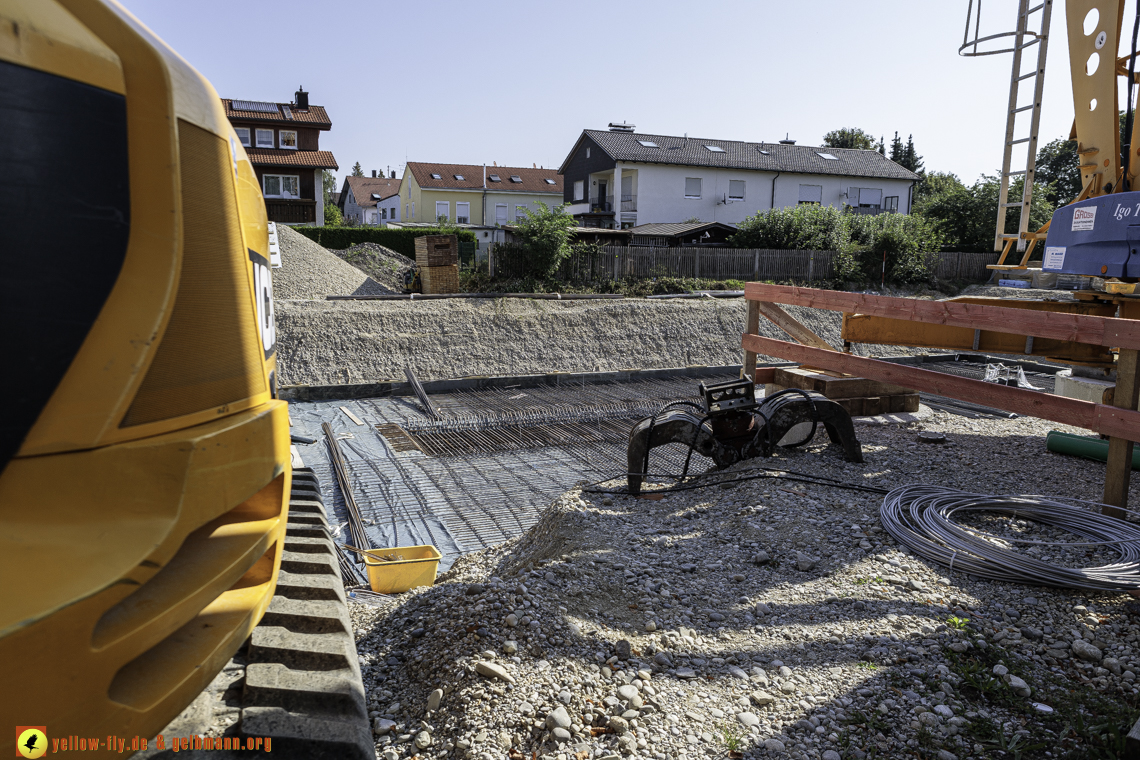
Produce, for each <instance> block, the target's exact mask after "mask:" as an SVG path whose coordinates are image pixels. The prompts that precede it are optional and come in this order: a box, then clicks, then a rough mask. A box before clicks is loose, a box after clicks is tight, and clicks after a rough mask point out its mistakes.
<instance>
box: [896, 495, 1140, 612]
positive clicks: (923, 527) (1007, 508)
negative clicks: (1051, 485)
mask: <svg viewBox="0 0 1140 760" xmlns="http://www.w3.org/2000/svg"><path fill="white" fill-rule="evenodd" d="M1103 507H1104V505H1103V504H1096V503H1094V502H1088V501H1082V500H1079V499H1062V498H1050V497H1044V496H1024V495H1023V496H1014V495H1007V496H992V495H987V494H976V493H969V492H966V491H958V490H955V489H953V488H944V487H941V486H926V485H907V486H901V487H899V488H896V489H894V490H893V491H891V492H890V493H889V494H887V496H886V497H885V498H884V499H883V505H882V507H881V509H880V510H879V515H880V520H881V521H882V523H883V527H884V528H886V529H887V532H889V533H890V534H891V535H892V536H894V537H895V539H896V540H898V541H899V542H900V543H902V544H904V545H905V546H908V547H910V549H911V550H913V551H914V552H915V553H916V554H918V555H919V556H921V557H923V558H925V559H928V560H930V561H932V562H937V563H938V564H940V565H944V566H946V567H948V568H949V569H950V570H951V572H952V571H954V570H960V571H962V572H966V573H969V574H971V575H976V576H980V577H982V578H989V579H991V580H998V581H1007V582H1010V583H1025V584H1031V585H1038V586H1054V587H1058V588H1075V589H1086V590H1102V591H1123V590H1130V589H1135V588H1140V527H1138V526H1136V525H1133V524H1132V523H1128V522H1125V521H1124V520H1120V519H1118V518H1115V517H1109V516H1107V515H1103V514H1100V513H1099V512H1098V511H1093V510H1099V509H1100V508H1103ZM1124 511H1125V512H1128V513H1129V514H1137V513H1136V512H1132V511H1131V510H1124ZM959 512H963V513H966V512H989V513H992V514H1004V515H1010V517H1011V519H1015V518H1017V519H1024V520H1031V521H1033V522H1037V523H1041V524H1043V525H1049V526H1052V527H1054V528H1057V529H1060V530H1063V531H1065V532H1067V533H1070V534H1073V535H1076V536H1080V537H1082V538H1084V539H1087V540H1086V541H1080V542H1061V541H1035V540H1027V539H1015V538H1008V537H1005V536H995V535H992V534H990V533H986V532H985V531H982V530H980V529H976V528H968V527H965V526H962V525H959V524H958V523H955V522H954V521H953V518H954V516H955V515H956V514H957V513H959ZM999 542H1000V543H999ZM1019 543H1023V544H1035V545H1038V546H1057V547H1061V546H1088V547H1095V546H1106V547H1111V548H1112V549H1113V550H1114V551H1116V552H1117V553H1118V554H1119V555H1120V561H1119V562H1116V563H1113V564H1109V565H1101V566H1098V567H1087V568H1070V567H1064V566H1061V565H1058V564H1057V563H1056V562H1046V561H1043V560H1040V559H1037V558H1035V557H1033V556H1032V555H1029V554H1024V553H1022V552H1020V551H1017V550H1016V549H1013V548H1010V547H1008V546H1007V544H1019Z"/></svg>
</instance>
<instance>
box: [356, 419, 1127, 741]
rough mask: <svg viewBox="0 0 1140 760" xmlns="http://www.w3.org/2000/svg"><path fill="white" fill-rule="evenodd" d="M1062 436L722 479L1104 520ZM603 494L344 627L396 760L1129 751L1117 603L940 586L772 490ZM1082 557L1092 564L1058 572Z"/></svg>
mask: <svg viewBox="0 0 1140 760" xmlns="http://www.w3.org/2000/svg"><path fill="white" fill-rule="evenodd" d="M1053 427H1055V426H1054V425H1052V424H1051V423H1048V422H1044V421H1041V420H1036V419H1031V418H1021V419H1017V420H993V421H989V420H986V421H982V420H968V419H965V418H962V417H955V416H952V415H946V414H934V415H931V416H930V417H927V418H926V419H924V420H923V421H921V422H916V423H912V424H910V425H904V426H899V425H859V426H858V427H857V431H858V434H859V436H860V438H861V440H862V443H863V446H864V452H865V457H866V460H867V461H866V462H865V463H864V464H851V463H846V462H843V461H842V459H841V458H839V456H838V455H837V453H836V451H834V447H831V446H825V445H823V443H821V441H824V440H825V439H824V438H823V437H822V435H821V436H820V437H819V438H817V439H816V444H817V445H815V446H814V447H810V448H808V450H806V451H787V452H783V453H781V455H780V456H779V458H778V459H776V460H753V461H751V462H744V463H741V464H740V465H737V466H735V467H734V468H731V469H730V470H728V471H727V472H728V473H730V474H732V473H736V474H738V475H739V476H741V477H743V476H747V475H755V474H757V473H758V472H760V471H758V470H755V469H752V468H755V467H756V466H757V465H762V466H772V465H779V466H780V467H782V468H787V469H788V470H790V471H799V472H811V473H813V474H815V475H822V476H828V477H832V478H836V479H841V480H844V481H846V482H859V483H864V484H872V485H875V486H879V487H883V488H891V487H894V486H897V485H901V484H905V483H913V482H928V483H939V484H942V485H946V486H950V487H956V488H962V489H966V490H974V491H980V492H1030V493H1048V494H1055V495H1060V496H1072V497H1078V498H1090V497H1094V494H1098V493H1099V492H1100V488H1101V483H1102V479H1103V476H1104V465H1102V464H1099V463H1090V462H1086V461H1082V460H1077V459H1073V458H1069V457H1063V456H1060V455H1055V454H1050V453H1047V452H1046V451H1045V449H1044V443H1043V438H1042V436H1044V434H1045V433H1046V432H1047V431H1048V430H1049V429H1051V428H1053ZM921 430H935V431H940V432H942V433H945V435H946V438H947V442H946V443H945V444H943V445H933V444H922V443H919V442H918V441H917V438H916V434H917V432H919V431H921ZM716 477H718V478H724V477H725V475H724V474H723V473H721V474H719V475H717V476H716ZM610 485H611V487H612V486H614V485H620V484H610ZM596 491H597V489H595V492H589V491H583V490H576V491H571V492H568V493H567V494H564V495H563V496H562V497H560V498H559V499H558V500H557V501H556V502H555V503H554V504H552V505H551V506H550V507H549V509H548V510H547V512H546V513H545V515H544V517H543V519H542V520H541V521H540V522H539V523H538V525H536V526H535V527H534V528H533V529H532V530H530V531H528V532H527V533H526V534H524V535H523V536H521V537H520V538H518V539H514V540H511V541H508V542H506V543H504V544H501V545H499V546H496V547H492V548H491V549H488V550H486V551H484V552H480V553H477V554H472V555H467V556H466V557H464V558H461V559H460V560H459V561H458V562H457V563H456V565H455V566H454V567H453V568H452V569H451V570H450V571H449V572H448V573H446V574H445V575H444V576H442V577H441V578H440V580H439V582H438V583H437V584H436V586H434V587H432V588H422V589H416V590H413V591H412V592H409V593H407V594H403V595H400V596H398V597H394V598H389V600H387V601H386V602H382V603H381V606H379V607H377V606H365V605H358V604H353V605H351V611H352V615H353V620H354V625H355V630H356V636H357V642H358V650H359V652H360V655H361V665H362V668H363V671H364V677H365V688H366V692H367V697H368V701H369V704H370V710H371V711H372V712H371V718H372V719H373V725H374V733H375V736H376V740H377V753H378V754H379V755H380V756H381V757H383V758H384V759H385V760H399V758H411V757H413V756H419V757H420V758H425V759H427V758H438V759H439V760H442V759H443V758H455V759H460V758H463V759H465V760H473V759H474V758H478V760H500V759H501V758H503V757H504V756H506V757H507V758H508V760H531V759H532V758H538V759H540V760H572V759H573V760H590V758H598V759H599V760H618V758H621V757H648V758H654V760H666V759H667V760H694V759H695V758H703V757H716V758H723V757H726V756H728V757H741V756H743V757H747V758H753V757H756V758H762V757H780V758H783V757H791V758H797V759H800V758H812V759H813V760H839V759H840V758H858V759H860V760H863V759H864V758H868V757H889V758H896V757H920V758H939V760H949V759H950V758H967V757H998V756H1001V754H1000V753H999V752H998V751H997V750H998V748H999V746H1004V747H1006V748H1010V747H1011V746H1012V748H1013V749H1018V750H1019V752H1018V753H1016V754H1015V753H1014V752H1012V750H1011V751H1010V752H1009V754H1006V755H1004V756H1006V757H1015V756H1016V757H1027V758H1028V757H1089V756H1104V757H1108V756H1109V755H1107V754H1103V755H1101V754H1094V753H1095V752H1098V751H1099V750H1100V749H1101V748H1102V747H1103V746H1108V745H1107V744H1105V742H1106V741H1111V740H1112V737H1111V736H1110V737H1109V738H1108V739H1107V740H1105V739H1101V738H1100V736H1101V734H1104V733H1105V732H1106V731H1108V730H1109V729H1099V730H1098V729H1096V728H1095V726H1096V725H1097V724H1098V722H1103V721H1105V720H1108V721H1109V723H1110V725H1111V730H1116V731H1120V732H1121V735H1122V734H1123V732H1126V731H1127V728H1128V726H1127V725H1125V720H1126V717H1127V716H1131V719H1134V718H1135V713H1136V706H1137V692H1138V689H1137V686H1136V674H1137V673H1140V652H1138V651H1137V639H1138V635H1140V628H1138V627H1137V624H1136V620H1137V618H1136V617H1134V616H1133V614H1132V613H1130V612H1129V611H1128V609H1127V608H1126V607H1125V602H1126V600H1127V599H1128V597H1126V596H1124V595H1119V594H1109V593H1091V594H1090V593H1082V592H1073V591H1060V590H1053V589H1046V588H1039V587H1032V586H1028V585H1014V584H1005V583H995V582H988V581H984V580H980V579H976V578H973V577H969V576H964V575H962V574H961V573H958V572H951V571H948V570H947V569H946V568H943V567H939V566H931V565H928V564H927V563H926V562H924V561H923V560H921V559H918V558H916V557H914V556H912V555H909V554H908V553H907V551H905V550H904V549H903V548H902V547H901V546H900V545H898V544H896V543H895V542H894V540H893V539H892V538H891V537H890V536H889V535H888V534H886V532H885V531H884V530H882V529H881V528H880V527H879V525H878V518H877V515H878V508H879V504H880V501H881V497H880V496H877V495H874V494H869V493H865V492H859V491H851V490H841V489H836V488H831V487H824V486H820V485H814V484H807V483H802V482H794V481H787V480H785V481H777V480H773V479H769V478H758V479H751V480H743V481H740V482H739V483H737V484H735V485H734V486H733V487H730V488H725V487H720V486H715V485H710V486H707V487H702V488H697V489H694V490H687V491H676V492H673V493H669V494H665V495H663V497H662V498H660V499H659V500H653V499H652V498H648V499H647V498H641V499H631V498H628V497H625V496H621V495H615V494H607V493H601V492H596ZM1137 496H1140V487H1138V486H1137V485H1134V486H1133V489H1132V498H1133V499H1136V498H1137ZM1094 498H1095V497H1094ZM1019 529H1020V528H1019ZM1073 559H1076V560H1077V561H1079V562H1082V563H1084V562H1088V561H1089V560H1086V559H1084V557H1076V558H1074V557H1068V558H1066V557H1063V556H1061V555H1058V561H1059V562H1066V561H1071V560H1073ZM1093 561H1095V560H1093ZM1035 703H1036V704H1042V705H1047V706H1049V707H1048V708H1045V709H1052V710H1053V712H1045V711H1044V709H1042V708H1038V707H1036V706H1035ZM1078 711H1083V714H1081V715H1078ZM1070 724H1072V725H1070ZM1002 743H1004V745H1003V744H1002ZM730 751H735V753H738V754H730Z"/></svg>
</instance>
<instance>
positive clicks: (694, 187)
mask: <svg viewBox="0 0 1140 760" xmlns="http://www.w3.org/2000/svg"><path fill="white" fill-rule="evenodd" d="M685 197H686V198H700V197H701V178H700V177H685Z"/></svg>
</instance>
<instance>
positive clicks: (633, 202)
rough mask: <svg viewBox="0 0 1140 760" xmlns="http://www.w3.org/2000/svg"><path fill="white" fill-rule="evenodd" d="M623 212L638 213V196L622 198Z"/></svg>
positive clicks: (624, 196) (623, 196)
mask: <svg viewBox="0 0 1140 760" xmlns="http://www.w3.org/2000/svg"><path fill="white" fill-rule="evenodd" d="M621 210H622V211H637V196H636V195H622V197H621Z"/></svg>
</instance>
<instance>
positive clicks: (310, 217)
mask: <svg viewBox="0 0 1140 760" xmlns="http://www.w3.org/2000/svg"><path fill="white" fill-rule="evenodd" d="M265 213H266V215H268V217H269V221H271V222H282V223H283V224H311V223H312V222H315V221H317V202H316V201H306V200H283V199H280V198H266V199H265Z"/></svg>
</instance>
